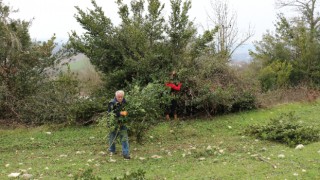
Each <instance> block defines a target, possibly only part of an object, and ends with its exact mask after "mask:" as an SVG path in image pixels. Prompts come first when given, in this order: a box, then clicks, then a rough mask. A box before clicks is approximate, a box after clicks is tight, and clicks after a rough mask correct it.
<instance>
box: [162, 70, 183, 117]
mask: <svg viewBox="0 0 320 180" xmlns="http://www.w3.org/2000/svg"><path fill="white" fill-rule="evenodd" d="M165 85H166V86H167V87H170V91H171V96H172V100H171V105H170V107H167V109H166V119H167V120H170V115H173V117H174V119H175V120H177V119H178V115H177V106H178V102H177V93H178V92H179V91H180V89H181V85H182V83H181V82H177V74H176V72H175V71H172V73H171V74H170V82H167V83H165Z"/></svg>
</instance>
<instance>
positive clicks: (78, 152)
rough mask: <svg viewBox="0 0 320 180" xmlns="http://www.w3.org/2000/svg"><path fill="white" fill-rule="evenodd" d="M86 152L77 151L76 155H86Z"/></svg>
mask: <svg viewBox="0 0 320 180" xmlns="http://www.w3.org/2000/svg"><path fill="white" fill-rule="evenodd" d="M84 153H85V151H77V152H76V154H84Z"/></svg>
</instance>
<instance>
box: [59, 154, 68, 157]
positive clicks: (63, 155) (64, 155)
mask: <svg viewBox="0 0 320 180" xmlns="http://www.w3.org/2000/svg"><path fill="white" fill-rule="evenodd" d="M60 157H68V155H66V154H61V155H60Z"/></svg>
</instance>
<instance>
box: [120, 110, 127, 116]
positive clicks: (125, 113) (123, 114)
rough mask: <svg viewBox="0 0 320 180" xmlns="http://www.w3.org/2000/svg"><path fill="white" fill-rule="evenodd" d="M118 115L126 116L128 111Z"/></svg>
mask: <svg viewBox="0 0 320 180" xmlns="http://www.w3.org/2000/svg"><path fill="white" fill-rule="evenodd" d="M120 115H121V116H127V115H128V111H120Z"/></svg>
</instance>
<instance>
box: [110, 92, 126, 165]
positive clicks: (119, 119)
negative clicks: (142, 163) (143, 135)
mask: <svg viewBox="0 0 320 180" xmlns="http://www.w3.org/2000/svg"><path fill="white" fill-rule="evenodd" d="M125 104H126V100H125V98H124V91H122V90H118V91H117V92H116V93H115V98H114V99H112V100H111V101H110V102H109V105H108V112H109V113H113V114H114V116H115V120H116V122H115V123H116V124H115V126H114V129H113V130H112V131H111V132H110V134H109V152H110V155H113V154H114V153H115V152H116V146H115V142H116V139H117V137H119V138H120V142H121V145H122V155H123V157H124V159H127V160H129V159H130V154H129V138H128V128H127V127H126V125H125V122H124V121H125V117H126V116H127V115H128V112H127V111H125V108H124V107H125Z"/></svg>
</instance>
